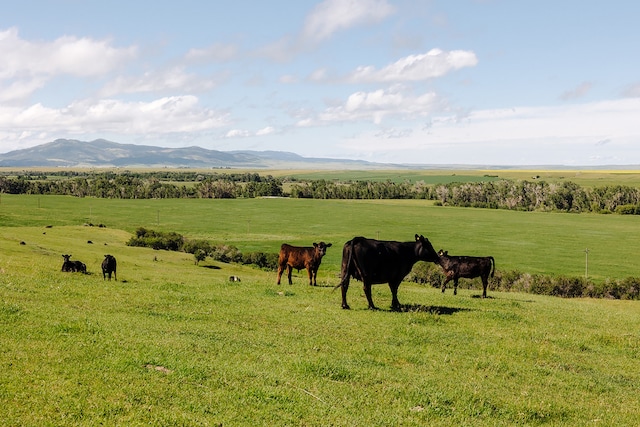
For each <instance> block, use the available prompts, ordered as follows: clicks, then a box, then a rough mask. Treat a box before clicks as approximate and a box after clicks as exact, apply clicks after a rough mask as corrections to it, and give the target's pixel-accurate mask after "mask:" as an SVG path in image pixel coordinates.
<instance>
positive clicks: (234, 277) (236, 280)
mask: <svg viewBox="0 0 640 427" xmlns="http://www.w3.org/2000/svg"><path fill="white" fill-rule="evenodd" d="M229 281H230V282H240V278H239V277H238V276H229Z"/></svg>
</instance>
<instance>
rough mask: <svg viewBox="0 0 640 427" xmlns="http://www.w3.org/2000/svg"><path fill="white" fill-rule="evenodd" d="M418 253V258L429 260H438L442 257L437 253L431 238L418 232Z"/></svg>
mask: <svg viewBox="0 0 640 427" xmlns="http://www.w3.org/2000/svg"><path fill="white" fill-rule="evenodd" d="M416 255H417V256H418V259H420V260H422V261H427V262H436V261H437V260H438V259H440V257H439V256H438V254H437V253H436V250H435V249H433V246H432V245H431V242H430V241H429V239H427V238H426V237H424V236H422V235H420V236H419V235H417V234H416Z"/></svg>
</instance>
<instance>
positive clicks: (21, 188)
mask: <svg viewBox="0 0 640 427" xmlns="http://www.w3.org/2000/svg"><path fill="white" fill-rule="evenodd" d="M285 188H287V190H285ZM0 193H8V194H42V195H46V194H55V195H70V196H76V197H99V198H117V199H150V198H159V199H163V198H215V199H224V198H253V197H292V198H311V199H426V200H433V201H435V202H436V204H438V205H443V206H459V207H477V208H492V209H510V210H525V211H559V212H596V213H613V212H616V213H620V214H632V215H638V214H640V189H639V188H636V187H630V186H624V185H606V186H601V187H594V188H584V187H581V186H580V185H578V184H576V183H574V182H570V181H565V182H560V183H549V182H546V181H541V180H535V181H527V180H522V181H520V180H506V179H502V180H497V181H485V182H457V183H449V184H425V183H424V182H423V181H418V182H415V183H412V182H408V181H405V182H393V181H390V180H388V181H382V182H378V181H350V180H347V181H338V180H327V179H315V180H297V179H288V178H274V177H273V176H270V175H267V176H261V175H259V174H257V173H198V172H141V173H133V172H123V173H114V172H100V173H90V174H84V175H79V174H78V175H76V174H75V173H72V172H58V175H55V174H51V173H48V174H47V175H44V174H39V173H32V174H25V175H20V176H15V177H12V176H8V175H1V176H0Z"/></svg>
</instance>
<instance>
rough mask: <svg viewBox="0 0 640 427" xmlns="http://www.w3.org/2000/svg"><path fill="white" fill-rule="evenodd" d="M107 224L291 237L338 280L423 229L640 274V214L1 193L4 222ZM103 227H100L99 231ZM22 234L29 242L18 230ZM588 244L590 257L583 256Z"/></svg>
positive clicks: (518, 261)
mask: <svg viewBox="0 0 640 427" xmlns="http://www.w3.org/2000/svg"><path fill="white" fill-rule="evenodd" d="M89 223H91V224H93V225H100V224H102V225H105V226H106V227H107V228H110V229H119V230H124V231H127V232H129V233H134V231H135V229H136V228H138V227H145V228H150V229H156V230H160V231H175V232H178V233H181V234H183V235H184V236H185V237H187V238H194V239H208V240H211V241H212V242H216V243H228V244H232V245H235V246H237V247H238V248H239V249H240V251H241V252H243V253H244V252H252V251H263V252H278V250H279V248H280V245H281V244H282V243H284V242H286V243H290V244H294V245H311V244H312V243H313V242H318V241H321V240H322V241H325V242H329V243H333V244H334V246H333V247H332V248H331V249H330V250H329V251H328V252H327V256H326V257H325V259H324V260H323V268H322V269H321V273H320V274H321V275H323V277H324V278H325V280H327V281H332V282H333V281H334V278H335V276H336V275H337V273H338V270H339V264H340V260H341V247H342V245H343V244H344V242H346V241H347V240H349V239H351V238H352V237H354V236H366V237H373V238H379V239H383V240H412V239H413V236H414V235H415V234H416V233H417V234H423V235H424V236H426V237H427V238H429V240H430V241H431V242H432V244H433V246H434V247H435V248H436V250H438V249H445V250H448V251H449V253H450V254H460V255H479V256H484V255H492V256H494V257H495V259H496V263H497V268H498V269H503V270H518V271H521V272H524V273H531V274H534V273H540V274H564V275H570V276H584V275H585V273H587V274H588V276H589V278H591V279H593V280H604V279H606V278H611V279H624V278H626V277H631V276H636V277H637V276H639V275H640V269H639V268H638V263H637V260H638V259H640V218H639V217H637V216H633V215H601V214H567V213H543V212H514V211H506V210H492V209H472V208H452V207H442V206H434V205H433V204H432V203H431V202H429V201H423V200H304V199H286V198H266V199H232V200H220V199H189V200H183V199H166V200H149V199H145V200H119V199H93V198H74V197H64V196H13V195H2V198H1V201H0V224H2V226H12V227H16V226H35V227H45V226H47V225H55V226H61V225H67V226H78V225H83V224H89ZM95 232H96V233H98V232H99V230H97V229H96V231H95ZM15 238H16V239H18V240H24V239H23V238H20V237H19V236H16V237H15ZM587 249H588V250H589V252H588V255H587V254H586V253H585V251H586V250H587Z"/></svg>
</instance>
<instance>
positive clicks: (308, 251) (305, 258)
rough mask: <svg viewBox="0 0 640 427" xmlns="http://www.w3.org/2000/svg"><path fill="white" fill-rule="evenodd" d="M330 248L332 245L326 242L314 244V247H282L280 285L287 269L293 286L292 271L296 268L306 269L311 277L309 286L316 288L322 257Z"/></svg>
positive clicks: (279, 268) (284, 245)
mask: <svg viewBox="0 0 640 427" xmlns="http://www.w3.org/2000/svg"><path fill="white" fill-rule="evenodd" d="M330 247H331V243H325V242H320V243H314V244H313V247H310V246H303V247H300V246H291V245H288V244H286V243H284V244H283V245H282V246H281V247H280V254H279V255H278V285H279V284H280V278H281V277H282V272H283V271H284V269H285V268H286V269H287V270H288V276H289V284H290V285H291V284H292V282H291V271H292V270H293V269H294V268H295V269H296V270H298V271H300V270H302V269H303V268H306V269H307V274H308V275H309V285H310V286H315V285H316V284H317V282H316V276H317V274H318V268H319V267H320V262H322V257H323V256H324V255H325V254H326V253H327V248H330Z"/></svg>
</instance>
